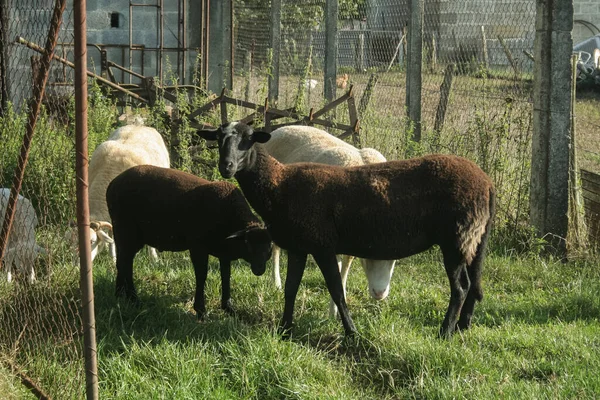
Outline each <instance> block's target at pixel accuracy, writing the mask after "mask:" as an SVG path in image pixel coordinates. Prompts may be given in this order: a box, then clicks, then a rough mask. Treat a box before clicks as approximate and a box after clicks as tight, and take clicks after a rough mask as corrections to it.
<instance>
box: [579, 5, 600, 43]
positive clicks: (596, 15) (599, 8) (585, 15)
mask: <svg viewBox="0 0 600 400" xmlns="http://www.w3.org/2000/svg"><path fill="white" fill-rule="evenodd" d="M573 19H574V20H575V21H578V20H583V21H587V22H590V23H592V24H594V25H595V27H593V26H592V27H591V29H589V28H587V27H586V26H585V25H584V24H583V23H581V22H575V24H574V25H573V43H574V44H577V43H579V42H582V41H583V40H585V39H587V38H589V37H590V36H592V35H595V34H598V33H600V31H599V30H597V29H596V28H598V29H600V2H599V1H598V0H574V1H573Z"/></svg>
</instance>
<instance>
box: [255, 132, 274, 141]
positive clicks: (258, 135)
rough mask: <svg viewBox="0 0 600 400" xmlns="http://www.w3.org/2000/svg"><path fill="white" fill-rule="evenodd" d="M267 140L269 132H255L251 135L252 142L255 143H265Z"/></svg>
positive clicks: (269, 137)
mask: <svg viewBox="0 0 600 400" xmlns="http://www.w3.org/2000/svg"><path fill="white" fill-rule="evenodd" d="M269 139H271V134H270V133H269V132H263V131H255V132H254V133H253V134H252V141H253V142H255V143H266V142H268V141H269Z"/></svg>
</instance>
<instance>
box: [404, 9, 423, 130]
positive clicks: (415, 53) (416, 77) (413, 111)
mask: <svg viewBox="0 0 600 400" xmlns="http://www.w3.org/2000/svg"><path fill="white" fill-rule="evenodd" d="M408 32H409V34H410V36H409V38H408V63H407V72H406V109H407V111H408V119H409V121H410V122H411V123H412V129H413V136H412V140H413V141H415V142H420V141H421V85H422V75H421V66H422V63H423V0H410V26H409V28H408Z"/></svg>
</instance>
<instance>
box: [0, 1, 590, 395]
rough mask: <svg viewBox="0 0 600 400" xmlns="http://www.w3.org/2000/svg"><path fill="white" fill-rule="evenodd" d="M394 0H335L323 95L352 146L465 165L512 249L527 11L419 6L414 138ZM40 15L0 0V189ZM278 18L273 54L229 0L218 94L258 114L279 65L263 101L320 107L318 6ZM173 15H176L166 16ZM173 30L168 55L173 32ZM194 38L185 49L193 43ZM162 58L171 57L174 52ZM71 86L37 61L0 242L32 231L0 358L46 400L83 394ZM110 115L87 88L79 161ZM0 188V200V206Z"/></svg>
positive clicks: (262, 9)
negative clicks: (13, 211)
mask: <svg viewBox="0 0 600 400" xmlns="http://www.w3.org/2000/svg"><path fill="white" fill-rule="evenodd" d="M409 3H410V1H409V0H371V1H367V0H364V1H360V0H358V1H355V2H348V1H345V2H340V8H339V10H338V13H339V15H338V19H337V26H338V32H337V49H336V52H337V59H336V60H337V76H336V82H335V90H336V91H337V96H340V95H341V94H343V93H345V92H346V91H348V90H349V89H350V88H351V87H352V89H353V94H354V97H355V98H356V103H357V107H358V113H359V118H360V127H361V130H360V145H361V146H363V147H374V148H376V149H378V150H379V151H381V152H382V153H383V154H384V155H385V156H386V157H387V158H388V159H389V160H393V159H403V158H406V157H412V156H416V155H419V154H425V153H431V152H443V153H452V154H457V155H462V156H465V157H468V158H470V159H473V160H474V161H476V162H477V163H478V164H479V165H480V166H481V167H482V168H483V169H484V170H485V171H486V172H487V173H488V174H489V175H490V176H491V177H492V178H493V179H494V181H495V183H496V186H497V188H498V213H497V214H498V215H497V221H496V229H495V232H496V236H497V237H499V238H505V239H506V238H509V239H508V240H511V241H512V242H509V243H506V248H515V247H518V246H520V245H522V244H523V243H526V242H527V240H526V239H527V237H525V236H524V235H528V234H530V233H531V232H530V230H529V228H528V227H529V223H528V216H529V177H530V172H531V171H530V160H531V139H532V122H531V121H532V117H531V115H532V96H533V93H532V91H533V63H534V61H533V60H532V54H533V41H534V36H535V27H534V21H535V12H536V10H535V2H534V1H533V0H507V1H502V2H498V1H494V0H473V1H469V2H448V1H427V2H425V6H424V15H423V54H422V76H421V78H422V100H421V105H422V121H421V124H422V132H423V134H422V139H421V141H420V142H414V141H413V140H411V139H412V129H413V127H412V125H411V123H410V121H408V119H407V117H406V112H405V108H406V82H407V69H408V68H407V67H408V65H407V59H408V42H409V41H408V40H407V39H408V38H409V37H410V35H411V32H410V31H409V20H410V17H411V13H410V9H409ZM165 4H166V7H167V8H168V7H171V8H172V9H176V7H174V5H175V4H179V2H175V1H173V2H169V1H166V0H165ZM53 7H54V1H53V0H20V1H9V2H6V3H3V6H2V7H1V8H0V11H1V13H2V14H1V15H0V18H1V19H2V21H1V22H2V23H1V24H0V25H1V26H2V30H1V31H0V44H1V45H2V46H1V47H2V49H0V57H1V59H0V72H2V71H4V73H0V75H1V80H0V103H1V108H0V111H1V115H0V119H1V121H0V122H1V124H0V181H1V187H2V188H10V187H11V185H12V180H13V174H14V171H15V167H16V165H17V163H18V161H19V152H20V146H21V143H22V141H23V136H24V133H25V129H26V121H27V111H28V109H29V104H28V101H29V100H30V99H31V95H32V89H33V87H34V82H35V77H36V71H38V70H39V57H40V54H39V53H38V52H36V51H34V50H31V49H30V48H28V47H26V46H25V45H23V44H19V43H17V42H16V41H15V38H17V37H21V38H23V40H24V41H27V42H31V43H33V44H37V45H38V46H42V47H43V46H44V44H45V42H46V39H47V35H48V29H49V26H50V19H51V15H52V11H53ZM281 10H282V14H281V40H280V43H281V49H280V50H279V53H278V54H274V49H273V46H272V38H271V34H272V26H273V23H272V21H273V16H272V14H271V13H272V7H271V2H270V1H265V0H234V1H233V17H234V21H233V26H234V32H233V43H232V47H233V53H234V60H232V61H235V62H234V63H233V65H234V77H233V94H232V96H233V97H236V98H238V99H245V100H248V101H252V102H254V103H256V104H262V103H263V102H264V99H265V98H266V97H267V95H268V92H269V90H268V89H269V88H268V82H269V76H270V75H271V74H272V73H273V72H272V65H273V59H274V57H278V58H279V62H280V70H279V86H278V93H279V95H278V100H277V107H278V108H280V109H286V108H293V109H295V110H297V111H299V112H300V113H304V114H305V115H306V114H308V113H309V110H310V109H319V108H321V107H322V106H323V105H324V104H325V101H324V99H323V91H324V73H325V65H324V60H325V54H326V52H327V51H328V49H327V48H326V40H325V26H326V21H327V18H333V17H335V16H332V15H330V14H328V13H327V12H326V1H325V0H307V1H302V2H300V1H296V0H281ZM96 11H98V10H96ZM196 11H197V10H196ZM102 12H104V10H102ZM94 15H96V16H97V14H94ZM115 15H116V14H115ZM174 15H175V11H173V16H172V19H175V17H174ZM177 15H178V17H177V21H179V15H180V14H177ZM193 15H196V14H193ZM136 16H137V17H139V19H136V23H140V24H143V23H144V22H145V20H144V18H146V19H147V21H148V23H149V25H151V23H150V22H151V21H155V20H156V10H155V9H152V11H151V12H148V13H147V14H145V13H139V14H136ZM202 17H203V16H202ZM127 20H128V18H127V15H126V13H125V12H124V13H123V15H121V16H118V18H117V19H116V20H115V21H114V22H115V23H116V24H117V25H118V26H119V27H120V28H121V29H125V28H124V27H123V26H121V24H122V23H124V22H125V21H127ZM112 22H113V21H112V20H111V23H112ZM161 29H162V28H161ZM194 29H196V31H197V30H198V27H197V26H196V27H195V28H194ZM97 31H98V32H96V33H95V34H96V36H95V37H96V38H100V37H102V35H101V32H100V31H101V30H100V29H99V28H98V29H97ZM99 32H100V33H99ZM138 34H140V35H141V33H140V32H138ZM176 36H177V41H176V44H177V45H179V43H180V37H179V33H178V34H177V35H176ZM190 36H191V35H190ZM140 37H141V36H140ZM152 38H154V36H152ZM135 40H136V41H138V40H137V37H136V38H135ZM152 40H154V39H152ZM194 40H195V42H194V43H196V44H198V43H199V42H200V40H199V38H198V37H196V38H195V39H194ZM191 41H192V40H191V39H190V42H191ZM59 43H60V45H59V46H58V47H57V49H56V55H58V56H60V57H63V58H65V59H68V60H71V61H72V60H73V54H72V48H73V46H72V43H73V27H72V10H71V9H70V8H68V9H67V11H66V12H65V14H64V15H63V24H62V28H61V31H60V38H59ZM102 44H103V45H105V46H109V47H110V46H113V45H114V46H116V47H115V48H116V49H117V50H114V49H113V50H114V51H115V52H114V54H113V53H111V52H109V53H108V57H109V59H114V60H116V61H117V62H118V63H119V64H121V65H122V66H126V67H130V68H131V69H133V70H134V71H136V72H139V73H141V74H143V75H145V76H150V75H151V74H153V73H154V71H155V70H156V71H157V72H156V73H157V74H158V73H159V72H158V71H159V70H160V69H162V64H161V63H160V62H159V61H158V59H155V58H149V59H147V60H151V61H146V64H147V65H146V69H144V62H143V60H144V59H145V58H144V57H145V56H139V57H137V56H136V57H132V60H133V61H132V63H133V64H132V65H130V64H128V62H127V61H128V59H129V57H127V54H126V53H125V52H126V50H124V49H126V47H127V46H126V45H125V44H124V43H119V44H116V43H102ZM167 45H168V43H167ZM173 46H175V44H173ZM110 49H112V47H110ZM127 50H128V49H127ZM148 51H150V50H148ZM153 51H154V50H153ZM186 51H187V52H188V53H186V54H187V56H185V57H187V58H186V60H187V62H186V63H184V62H182V65H181V68H180V67H179V58H177V59H176V60H177V61H176V64H177V65H178V66H177V67H176V68H175V71H177V73H179V71H183V70H185V71H187V72H186V74H187V76H188V78H190V77H191V76H192V75H193V74H194V73H196V72H198V71H197V66H192V64H193V61H194V60H195V59H196V58H197V57H196V54H197V53H196V52H195V50H194V51H192V49H189V48H188V49H187V50H186ZM153 54H154V53H153ZM177 54H178V55H177V57H180V56H179V50H178V52H177ZM167 56H168V54H166V56H165V59H166V58H168V57H167ZM119 57H120V58H119ZM90 58H91V59H93V60H96V61H95V62H92V63H90V64H91V65H90V67H89V68H90V69H91V70H95V69H96V68H97V67H98V64H99V61H98V54H97V53H93V54H92V55H90ZM199 58H201V57H199ZM196 61H197V60H196ZM135 63H137V64H135ZM165 63H166V61H165ZM173 63H175V62H173ZM158 66H160V68H159V67H158ZM164 69H167V68H166V66H165V68H164ZM148 71H150V72H148ZM96 72H99V71H96ZM181 74H183V73H181ZM119 76H120V77H121V83H127V82H128V81H129V82H130V81H131V79H125V78H124V75H123V73H120V74H117V77H119ZM73 80H74V76H73V71H72V70H71V69H70V67H67V66H65V65H64V64H61V63H58V62H53V63H52V66H51V71H50V77H49V82H48V86H47V89H46V95H45V96H44V99H43V105H44V107H43V109H42V113H41V115H40V117H39V120H38V123H37V126H36V131H35V136H34V139H33V144H32V149H31V153H30V155H29V163H28V165H27V168H26V172H25V180H24V182H23V187H22V190H21V195H22V196H23V199H22V200H21V201H20V203H19V204H20V207H21V208H20V209H18V210H17V216H18V217H19V216H21V215H23V214H27V212H26V211H29V214H31V211H33V212H35V215H34V216H32V217H30V218H29V219H27V218H25V217H23V216H21V217H20V218H21V221H20V220H19V218H18V219H17V220H16V221H15V226H14V231H15V232H17V231H20V232H21V233H20V235H21V236H22V237H25V238H29V239H31V238H32V237H33V238H34V239H35V240H34V241H33V242H34V243H35V244H37V245H31V240H25V241H24V242H23V243H25V244H27V243H29V244H30V245H20V244H19V243H9V252H8V254H21V255H22V259H23V260H33V261H32V262H33V265H34V270H35V282H33V283H32V282H30V275H28V274H27V273H26V271H24V270H23V269H22V268H21V269H18V268H13V271H12V272H13V278H14V279H13V280H12V282H10V283H9V282H8V280H7V279H6V276H7V265H6V259H5V261H4V266H3V268H2V270H1V271H2V278H1V279H0V326H1V327H2V329H0V363H2V364H4V367H5V368H16V369H17V370H18V371H24V372H26V373H27V375H28V376H29V377H30V378H31V379H32V381H33V382H35V383H36V384H38V385H39V386H40V387H41V388H43V389H44V390H45V391H46V392H47V393H48V394H49V395H51V396H52V397H54V398H60V399H68V398H81V397H83V393H84V390H85V389H84V383H85V377H84V356H83V349H82V342H83V339H82V321H81V314H80V306H81V304H80V292H79V271H78V266H77V265H76V264H75V263H74V259H75V256H76V250H75V243H74V242H71V241H70V239H69V238H70V237H71V233H72V230H71V228H70V222H72V221H74V219H75V215H76V213H75V170H74V166H75V151H74V142H75V139H74V119H73V118H74V117H73V115H74V99H73V86H72V85H73ZM134 81H135V82H137V79H134ZM182 82H184V83H185V81H183V80H182ZM565 95H568V94H565ZM346 107H347V106H346V103H344V104H342V105H341V106H339V107H338V108H337V109H336V111H335V112H332V113H330V115H328V118H330V119H333V120H335V121H338V122H341V123H346V124H347V123H349V116H348V110H347V108H346ZM597 107H598V102H597V99H596V97H595V96H594V95H588V96H584V97H582V98H580V99H579V100H578V102H577V106H576V110H577V112H576V114H577V120H576V127H577V130H576V131H577V137H578V142H577V143H578V144H577V147H578V149H580V150H582V151H580V153H579V158H580V160H581V161H582V162H581V164H580V166H581V167H584V168H586V169H588V170H590V171H593V172H600V156H599V154H600V144H598V143H600V142H599V141H598V140H597V138H596V135H597V131H598V127H599V126H600V117H598V115H600V114H599V113H598V112H597ZM113 111H114V110H112V108H111V103H110V101H107V100H106V97H105V96H104V94H103V92H100V91H98V90H92V91H91V94H90V110H89V113H90V114H89V124H90V125H89V130H90V132H89V148H90V154H92V152H93V149H94V148H95V147H96V145H97V144H98V143H99V142H100V141H102V140H104V139H105V138H106V136H107V134H108V132H109V131H110V130H111V129H112V127H113V126H114V122H115V121H114V118H113V117H115V115H114V113H115V112H116V111H114V112H113ZM162 133H165V132H162ZM332 133H334V134H337V133H339V132H334V131H332ZM173 139H178V140H177V141H181V142H184V141H183V140H179V139H182V138H173ZM184 147H185V146H184ZM4 193H5V191H3V192H2V194H3V195H2V197H0V205H2V206H3V207H4V204H5V203H6V196H4ZM19 204H18V207H19ZM19 210H20V211H19ZM1 211H2V212H1V213H0V216H3V214H4V209H1ZM507 232H508V233H509V234H506V233H507ZM520 235H521V236H520ZM15 237H17V236H16V235H13V238H15ZM25 264H26V263H25Z"/></svg>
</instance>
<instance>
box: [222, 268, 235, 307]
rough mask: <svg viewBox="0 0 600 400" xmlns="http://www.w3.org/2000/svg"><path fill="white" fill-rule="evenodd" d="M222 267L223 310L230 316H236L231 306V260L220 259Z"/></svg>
mask: <svg viewBox="0 0 600 400" xmlns="http://www.w3.org/2000/svg"><path fill="white" fill-rule="evenodd" d="M219 264H220V265H221V308H222V309H223V310H225V312H227V313H228V314H234V313H235V310H234V309H233V306H232V305H231V260H229V259H227V258H219Z"/></svg>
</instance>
